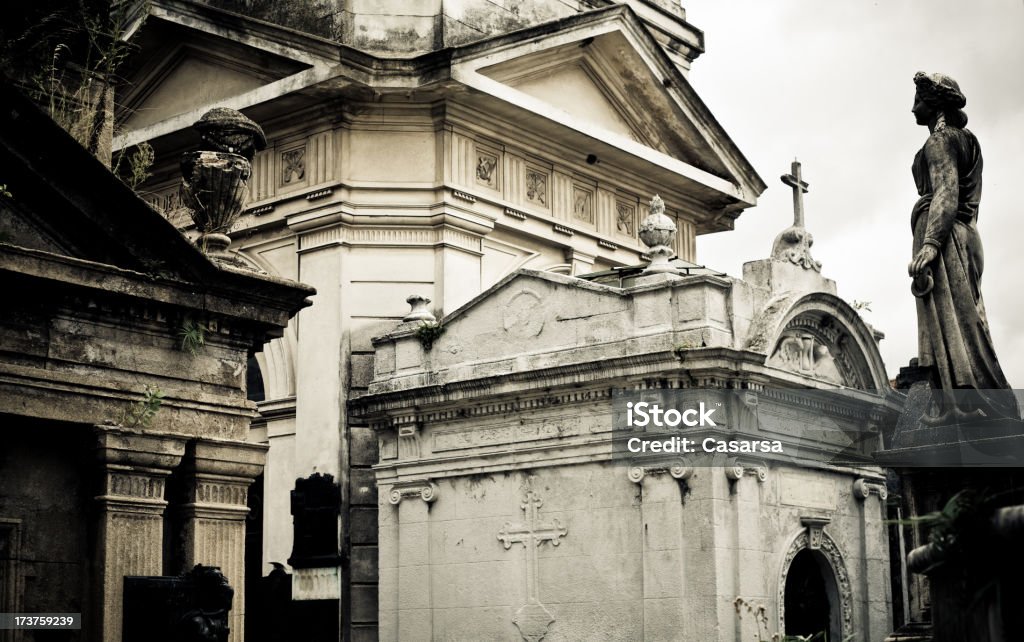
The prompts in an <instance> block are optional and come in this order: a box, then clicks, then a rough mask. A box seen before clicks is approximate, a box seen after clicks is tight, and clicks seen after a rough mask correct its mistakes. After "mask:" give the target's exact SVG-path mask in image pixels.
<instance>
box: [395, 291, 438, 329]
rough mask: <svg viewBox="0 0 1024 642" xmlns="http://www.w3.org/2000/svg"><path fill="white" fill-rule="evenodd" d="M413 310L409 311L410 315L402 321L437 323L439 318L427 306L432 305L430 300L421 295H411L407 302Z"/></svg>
mask: <svg viewBox="0 0 1024 642" xmlns="http://www.w3.org/2000/svg"><path fill="white" fill-rule="evenodd" d="M405 302H406V303H408V304H409V305H410V306H411V307H412V309H411V310H409V314H407V315H405V316H404V317H403V318H402V321H404V322H409V321H422V322H425V323H435V322H436V321H437V317H435V316H434V315H433V314H432V313H431V312H430V310H428V309H427V305H428V304H429V303H430V299H428V298H427V297H425V296H420V295H419V294H410V295H409V298H407V299H406V300H405Z"/></svg>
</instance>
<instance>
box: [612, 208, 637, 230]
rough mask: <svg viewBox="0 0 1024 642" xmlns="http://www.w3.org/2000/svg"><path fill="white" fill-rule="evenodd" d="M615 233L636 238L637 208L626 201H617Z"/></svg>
mask: <svg viewBox="0 0 1024 642" xmlns="http://www.w3.org/2000/svg"><path fill="white" fill-rule="evenodd" d="M615 231H617V232H618V233H620V234H625V235H626V236H636V206H635V205H633V204H631V203H627V202H626V201H615Z"/></svg>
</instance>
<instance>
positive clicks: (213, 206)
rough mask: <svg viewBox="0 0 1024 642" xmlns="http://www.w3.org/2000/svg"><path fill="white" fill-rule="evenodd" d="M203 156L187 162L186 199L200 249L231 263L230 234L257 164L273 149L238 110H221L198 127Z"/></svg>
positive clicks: (195, 154) (184, 164) (194, 155)
mask: <svg viewBox="0 0 1024 642" xmlns="http://www.w3.org/2000/svg"><path fill="white" fill-rule="evenodd" d="M193 127H194V128H195V129H196V131H198V132H199V137H200V139H201V140H202V143H201V145H200V149H199V151H194V152H187V153H185V154H184V155H182V157H181V174H182V179H183V182H184V190H183V192H184V199H185V204H186V205H188V207H189V210H190V213H191V215H192V221H193V222H194V223H195V224H196V229H198V230H199V232H200V236H199V241H198V245H199V247H200V248H201V249H202V250H203V251H204V252H205V253H206V254H208V255H210V256H211V257H214V258H221V259H224V258H229V257H228V252H227V248H228V245H230V244H231V239H230V238H228V236H227V234H226V232H227V231H228V230H229V229H230V228H231V226H232V225H233V224H234V222H235V221H236V220H237V219H238V216H239V215H240V214H241V213H242V208H243V207H244V206H245V200H246V189H247V186H248V182H249V177H250V175H251V174H252V159H253V156H254V155H255V154H256V152H257V151H258V150H260V149H263V148H264V147H266V145H267V139H266V137H265V136H264V135H263V130H262V129H261V128H260V126H259V125H257V124H256V123H255V122H253V121H252V120H250V119H249V118H247V117H246V116H245V115H244V114H242V113H241V112H239V111H236V110H234V109H227V108H225V107H217V108H214V109H211V110H210V111H208V112H206V113H205V114H203V117H202V118H200V119H199V120H198V121H196V123H195V124H194V125H193Z"/></svg>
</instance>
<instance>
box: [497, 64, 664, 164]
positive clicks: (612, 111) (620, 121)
mask: <svg viewBox="0 0 1024 642" xmlns="http://www.w3.org/2000/svg"><path fill="white" fill-rule="evenodd" d="M531 67H533V66H532V65H531ZM601 76H602V74H601V72H600V70H598V69H595V68H594V66H593V64H591V63H590V61H588V60H587V59H585V58H584V57H583V56H580V57H579V58H578V59H577V60H575V61H572V62H570V63H568V64H567V63H566V62H565V61H556V62H555V64H552V65H548V66H545V67H543V68H540V69H538V68H536V67H533V68H532V69H530V71H529V72H528V73H526V74H524V75H522V76H519V77H516V78H513V79H510V80H509V83H508V84H509V85H511V86H512V87H515V88H516V89H518V90H519V91H522V92H524V93H526V94H529V95H530V96H533V97H534V98H537V99H538V100H541V101H544V102H545V103H547V104H549V105H551V106H553V107H556V108H558V109H561V110H562V111H564V112H565V113H566V114H568V115H569V116H571V117H573V118H576V119H579V120H580V121H582V122H589V123H591V124H593V125H595V126H597V127H601V128H604V129H607V130H608V131H611V132H615V133H616V134H620V135H622V136H627V137H629V138H631V139H632V140H635V141H636V142H638V143H643V144H645V145H648V146H650V147H654V146H655V144H654V143H653V142H652V141H650V140H648V139H647V138H646V136H644V135H643V134H642V133H641V132H640V125H638V124H637V118H636V116H635V115H631V114H629V113H628V109H626V108H624V105H623V103H622V101H621V97H620V96H619V95H618V92H616V91H615V88H614V87H612V86H610V85H608V84H605V83H604V82H602V78H601Z"/></svg>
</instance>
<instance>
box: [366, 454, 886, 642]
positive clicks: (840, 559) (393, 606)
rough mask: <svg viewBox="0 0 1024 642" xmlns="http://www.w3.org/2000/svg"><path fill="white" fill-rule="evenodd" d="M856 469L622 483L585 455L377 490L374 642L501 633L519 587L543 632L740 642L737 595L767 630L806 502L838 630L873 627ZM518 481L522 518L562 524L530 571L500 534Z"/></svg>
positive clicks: (869, 537)
mask: <svg viewBox="0 0 1024 642" xmlns="http://www.w3.org/2000/svg"><path fill="white" fill-rule="evenodd" d="M855 479H856V478H855V476H836V475H834V474H830V473H825V472H817V471H812V470H800V469H795V468H779V469H773V470H771V471H770V472H768V474H767V478H766V479H765V480H764V481H760V480H759V479H758V477H757V476H755V475H746V476H744V477H742V478H740V479H739V480H730V479H729V478H728V477H727V476H726V475H725V474H724V472H723V469H722V468H697V469H696V470H695V471H694V472H693V474H692V476H690V477H689V479H686V480H676V479H674V478H672V477H671V476H669V475H667V474H660V475H659V474H650V475H647V476H645V477H644V479H643V480H642V481H641V482H640V483H634V482H633V481H631V480H630V479H629V478H628V476H627V469H626V467H624V466H622V465H612V464H608V463H597V462H594V463H587V464H581V465H572V466H558V467H535V468H530V469H519V470H514V469H513V470H509V469H505V470H491V471H488V472H486V473H479V474H474V475H464V476H457V477H448V478H437V479H433V480H432V481H433V482H434V483H435V484H436V487H437V489H436V491H435V499H434V500H433V501H432V502H430V503H427V502H425V501H423V500H422V499H421V498H420V497H419V496H416V495H410V496H407V497H403V498H402V499H401V500H400V501H399V502H398V504H397V505H396V504H394V503H393V500H392V499H391V488H390V487H383V488H382V489H381V493H380V538H381V541H380V550H381V553H380V578H381V580H380V581H381V591H380V595H381V604H380V609H381V622H380V636H381V639H382V640H393V639H401V640H412V639H431V638H432V639H469V638H473V639H493V640H516V639H519V633H518V631H517V628H516V625H514V624H513V621H514V620H515V619H516V613H517V611H518V610H519V609H520V608H521V607H522V606H523V605H525V604H527V603H529V601H530V597H531V596H532V597H536V599H537V601H539V602H540V603H541V604H542V605H544V607H545V608H546V609H547V610H548V611H549V612H550V614H551V617H552V618H553V619H554V623H553V624H551V627H550V629H549V630H548V633H547V636H546V637H545V638H544V639H546V640H547V639H550V640H580V639H597V638H600V639H609V640H610V639H619V640H636V639H687V640H698V639H700V640H745V639H750V638H751V636H752V635H753V634H754V633H755V632H756V626H757V625H756V622H755V620H754V618H753V617H751V616H747V617H745V618H742V617H740V616H738V615H737V612H736V609H735V606H734V602H735V600H736V598H742V599H743V600H745V601H747V602H748V603H750V604H753V605H764V606H765V607H766V608H767V610H768V614H769V616H768V617H769V622H770V623H771V624H770V632H772V633H774V632H775V631H776V630H778V626H779V624H778V622H779V610H778V609H779V598H780V591H781V587H783V586H784V582H785V571H786V566H785V565H786V564H787V563H788V561H791V559H792V553H795V551H796V550H798V548H796V547H800V548H802V547H803V544H802V543H800V544H797V543H795V542H797V541H798V540H799V537H800V535H801V533H804V532H805V526H804V525H803V524H802V523H801V519H800V518H801V516H803V515H807V514H824V515H827V516H828V518H829V520H830V521H829V522H828V524H827V525H826V526H825V528H824V531H825V533H826V534H827V535H828V537H829V540H827V541H826V544H825V546H824V549H825V551H826V554H827V556H828V557H829V559H830V561H831V562H832V563H833V564H835V565H837V566H838V569H837V571H838V572H837V573H836V583H837V585H838V587H839V594H840V595H841V604H837V605H834V608H837V609H846V611H845V612H844V613H843V616H842V617H843V618H844V619H845V621H844V624H843V627H844V629H843V630H844V631H845V632H846V633H847V634H854V635H855V639H880V637H881V636H884V634H885V633H886V628H885V627H886V625H887V622H888V602H887V598H888V595H887V588H886V586H887V582H886V577H887V576H886V573H887V569H886V561H887V551H886V550H885V548H884V547H885V539H884V537H883V536H882V535H883V529H884V527H883V525H882V518H883V514H882V510H881V504H880V502H879V500H878V498H877V497H875V496H870V497H868V498H867V499H866V500H860V499H857V498H855V497H854V495H853V491H852V488H853V482H854V481H855ZM528 489H529V490H532V492H533V493H534V494H535V495H536V496H537V497H539V498H540V499H541V500H542V502H543V503H542V504H541V506H540V507H539V509H538V511H537V521H536V523H535V524H533V525H532V526H533V527H534V528H536V529H537V530H538V531H542V530H544V529H549V530H550V529H551V528H555V527H556V526H557V527H558V528H563V529H565V534H564V535H561V536H558V538H557V539H558V542H559V543H558V545H557V546H553V545H552V543H551V542H550V541H547V542H546V543H542V544H541V545H540V546H539V547H537V548H536V551H535V553H536V578H535V580H534V576H533V573H534V569H532V568H531V567H530V566H529V565H528V564H529V563H530V562H528V555H527V551H526V549H525V548H524V546H523V544H521V543H513V544H512V545H511V547H510V548H508V549H506V548H505V546H504V545H503V542H502V541H501V539H500V535H501V534H502V533H503V532H505V531H508V530H513V531H514V530H515V529H516V528H517V527H518V526H519V525H523V524H525V523H526V522H527V521H528V519H529V517H528V514H527V512H525V511H524V510H523V509H522V508H521V506H522V504H523V503H524V497H525V495H526V492H527V490H528ZM556 522H557V525H556ZM829 542H831V543H829ZM787 554H790V555H789V557H788V559H787ZM534 583H535V589H534V587H532V586H531V584H534ZM534 590H536V593H535V594H534V593H533V591H534ZM762 631H763V629H762ZM861 636H863V637H861Z"/></svg>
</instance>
